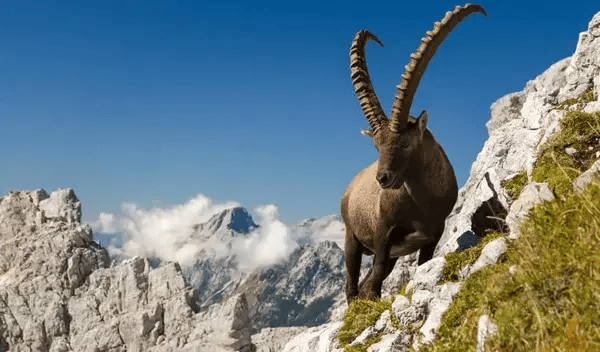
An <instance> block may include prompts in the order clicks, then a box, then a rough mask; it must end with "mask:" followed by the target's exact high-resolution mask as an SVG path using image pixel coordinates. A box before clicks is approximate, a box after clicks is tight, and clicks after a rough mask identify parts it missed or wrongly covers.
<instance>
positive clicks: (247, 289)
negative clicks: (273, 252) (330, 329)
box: [234, 241, 345, 329]
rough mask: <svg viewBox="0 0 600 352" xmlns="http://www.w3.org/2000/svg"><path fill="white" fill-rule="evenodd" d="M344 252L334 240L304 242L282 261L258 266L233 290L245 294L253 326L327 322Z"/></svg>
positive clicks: (339, 288) (340, 286) (341, 274)
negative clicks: (269, 265)
mask: <svg viewBox="0 0 600 352" xmlns="http://www.w3.org/2000/svg"><path fill="white" fill-rule="evenodd" d="M344 270H345V269H344V253H343V251H342V250H341V249H340V248H339V247H338V246H337V244H336V243H335V242H329V241H323V242H320V243H319V244H317V245H310V244H307V245H303V246H301V247H299V248H298V249H296V250H295V251H294V252H293V253H292V254H291V255H290V257H289V258H288V259H287V260H285V261H284V262H283V263H280V264H276V265H274V266H271V267H268V268H264V269H259V270H257V271H255V272H253V273H252V274H251V275H249V276H247V277H246V278H245V279H244V280H242V281H241V283H240V284H239V286H238V287H237V289H236V290H235V291H234V292H240V293H241V292H243V293H245V294H246V296H247V297H248V301H249V305H250V314H251V316H252V321H253V324H254V327H255V328H257V329H260V328H263V327H283V326H303V325H305V326H308V325H317V324H323V323H326V322H327V321H328V320H329V317H330V310H331V308H332V307H333V305H334V298H335V296H337V295H338V294H339V293H340V291H343V288H344Z"/></svg>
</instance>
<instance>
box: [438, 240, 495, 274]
mask: <svg viewBox="0 0 600 352" xmlns="http://www.w3.org/2000/svg"><path fill="white" fill-rule="evenodd" d="M503 235H504V234H503V233H501V232H491V233H489V234H488V235H487V236H485V237H483V238H482V239H481V240H480V241H479V243H477V245H475V246H473V247H470V248H467V249H463V250H462V251H456V252H452V253H448V254H446V257H445V258H446V263H445V264H444V268H443V269H442V273H443V274H444V277H443V278H442V281H441V282H440V284H443V283H446V282H448V281H459V279H460V269H462V268H464V267H465V266H467V265H469V264H473V263H475V261H476V260H477V258H479V256H480V255H481V251H483V247H485V245H486V244H488V243H489V242H490V241H492V240H495V239H496V238H498V237H500V236H503Z"/></svg>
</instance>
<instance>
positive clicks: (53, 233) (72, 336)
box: [0, 189, 254, 352]
mask: <svg viewBox="0 0 600 352" xmlns="http://www.w3.org/2000/svg"><path fill="white" fill-rule="evenodd" d="M80 217H81V205H80V202H79V200H77V197H76V196H75V193H74V192H73V190H70V189H67V190H58V191H56V192H54V193H52V195H50V196H48V194H47V193H46V192H45V191H43V190H38V191H32V192H27V191H17V192H9V193H8V194H6V195H4V196H2V197H0V350H3V351H56V352H58V351H61V352H69V351H113V352H116V351H186V350H187V351H197V350H203V351H204V350H206V351H208V350H223V351H225V350H231V351H234V350H235V351H251V350H253V349H254V347H253V345H252V342H251V339H250V335H251V333H252V331H251V329H250V324H249V315H248V307H247V303H246V300H245V296H244V295H237V296H234V297H232V298H231V299H230V300H228V301H226V302H224V303H222V304H221V306H220V307H219V309H216V310H215V311H216V312H218V313H219V314H218V315H217V314H214V313H211V312H200V311H199V306H198V302H197V300H196V298H195V296H194V294H193V289H192V288H191V287H190V285H189V284H188V283H187V281H186V280H185V278H184V276H183V274H182V272H181V268H180V267H179V264H177V263H169V262H165V263H163V264H162V266H160V267H159V268H156V269H152V268H151V267H150V263H149V262H148V259H146V258H140V257H136V258H133V259H130V260H127V261H125V262H123V263H120V264H119V265H115V266H109V257H108V253H107V251H106V250H105V249H104V248H102V247H100V246H99V245H98V244H97V243H96V242H94V241H93V240H92V238H93V233H92V231H91V228H90V227H89V226H86V225H82V224H81V223H80Z"/></svg>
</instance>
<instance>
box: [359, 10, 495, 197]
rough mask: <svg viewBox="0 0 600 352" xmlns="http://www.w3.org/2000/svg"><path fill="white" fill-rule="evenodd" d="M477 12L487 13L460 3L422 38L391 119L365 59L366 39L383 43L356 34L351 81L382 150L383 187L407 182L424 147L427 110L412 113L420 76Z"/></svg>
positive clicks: (370, 133) (380, 179) (379, 172)
mask: <svg viewBox="0 0 600 352" xmlns="http://www.w3.org/2000/svg"><path fill="white" fill-rule="evenodd" d="M474 12H480V13H482V14H484V15H486V13H485V10H484V9H483V7H481V6H479V5H471V4H466V5H465V6H463V7H460V6H457V7H456V8H455V9H454V11H449V12H447V13H446V16H445V17H444V18H443V19H442V20H441V21H439V22H436V23H435V24H434V27H433V29H432V30H431V31H428V32H427V33H426V35H425V37H424V38H423V39H421V44H420V45H419V47H418V48H417V50H416V51H415V52H414V53H413V54H411V55H410V62H409V63H408V65H406V67H405V70H404V73H403V74H402V81H401V82H400V84H399V85H398V87H397V90H396V97H395V98H394V104H393V106H392V112H391V113H390V118H389V120H388V119H387V117H386V115H385V113H384V112H383V110H382V109H381V105H380V103H379V100H378V99H377V95H376V94H375V90H374V89H373V85H372V84H371V79H370V77H369V71H368V70H367V64H366V59H365V45H366V44H367V41H369V40H374V41H375V42H377V43H379V44H380V45H381V46H383V44H382V43H381V41H380V40H379V39H378V38H377V37H376V36H375V35H373V34H372V33H371V32H369V31H365V30H362V31H359V32H358V33H357V34H356V37H355V38H354V41H353V42H352V46H351V47H350V71H351V73H352V84H353V85H354V90H355V91H356V95H357V97H358V101H359V103H360V106H361V108H362V110H363V112H364V114H365V116H366V118H367V120H368V121H369V125H370V126H371V129H369V130H363V134H365V135H367V136H369V137H372V138H373V142H374V143H375V147H376V148H377V150H378V151H379V163H378V165H379V167H378V170H377V181H378V183H379V186H380V187H381V188H399V187H400V186H402V184H403V183H404V180H405V178H406V171H407V169H408V167H409V165H410V164H411V160H412V159H413V158H414V157H415V156H416V155H417V153H416V151H418V150H419V149H420V148H421V142H422V140H423V134H424V133H425V130H426V128H427V112H425V111H423V112H422V113H421V115H420V116H419V118H418V119H414V118H412V117H410V116H409V112H410V107H411V105H412V101H413V98H414V95H415V92H416V91H417V87H418V86H419V81H420V80H421V76H422V75H423V73H424V72H425V68H426V67H427V64H428V63H429V61H430V60H431V58H432V57H433V55H434V54H435V51H436V50H437V48H438V47H439V45H440V44H441V43H442V41H443V40H444V38H446V36H447V35H448V33H450V32H451V31H452V29H453V28H454V27H455V26H456V25H457V24H458V23H460V22H461V21H462V20H463V19H464V18H465V17H467V16H468V15H470V14H471V13H474ZM486 16H487V15H486Z"/></svg>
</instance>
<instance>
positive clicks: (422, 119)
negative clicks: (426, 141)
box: [417, 110, 428, 134]
mask: <svg viewBox="0 0 600 352" xmlns="http://www.w3.org/2000/svg"><path fill="white" fill-rule="evenodd" d="M427 117H428V116H427V111H425V110H423V112H422V113H421V115H419V119H418V120H417V125H418V126H419V131H421V134H423V132H425V129H426V128H427Z"/></svg>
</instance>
